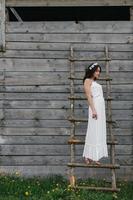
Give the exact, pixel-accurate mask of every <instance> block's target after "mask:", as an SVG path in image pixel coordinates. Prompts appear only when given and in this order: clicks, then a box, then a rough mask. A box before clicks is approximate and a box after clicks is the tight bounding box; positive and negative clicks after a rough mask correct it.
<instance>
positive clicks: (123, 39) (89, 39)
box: [6, 33, 133, 44]
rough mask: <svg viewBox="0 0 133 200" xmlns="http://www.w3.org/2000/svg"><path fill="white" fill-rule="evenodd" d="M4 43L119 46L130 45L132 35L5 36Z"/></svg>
mask: <svg viewBox="0 0 133 200" xmlns="http://www.w3.org/2000/svg"><path fill="white" fill-rule="evenodd" d="M6 41H21V42H22V41H24V42H32V41H33V42H63V43H64V42H66V43H70V42H71V43H74V42H76V43H80V42H82V43H83V42H84V43H93V44H94V43H105V44H108V43H121V44H127V43H128V44H130V43H131V44H132V43H133V35H132V34H130V33H128V34H127V33H125V34H121V33H119V34H115V33H114V34H110V33H108V34H102V33H101V34H96V33H89V34H86V33H83V34H78V33H77V34H70V33H68V34H65V35H64V34H57V33H56V34H54V33H51V34H47V33H46V34H43V33H38V34H34V33H32V34H30V33H29V34H21V33H17V34H8V33H7V34H6Z"/></svg>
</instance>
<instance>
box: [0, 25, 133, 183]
mask: <svg viewBox="0 0 133 200" xmlns="http://www.w3.org/2000/svg"><path fill="white" fill-rule="evenodd" d="M132 33H133V22H80V23H78V24H76V23H74V22H45V23H43V22H36V23H35V22H32V23H31V22H30V23H29V22H24V23H19V22H8V23H7V24H6V52H1V53H0V80H1V82H0V110H1V112H0V165H1V167H0V170H1V171H2V172H3V171H6V172H13V171H16V170H17V171H20V172H21V173H22V174H23V175H26V176H32V175H46V174H48V173H54V174H55V173H61V174H63V175H67V172H68V171H67V169H68V168H67V162H68V161H70V146H69V145H68V144H67V140H68V138H69V135H70V125H71V124H70V122H68V120H67V117H68V116H69V114H70V109H69V107H70V104H69V100H68V96H69V94H70V80H69V79H68V77H69V69H70V62H69V60H68V58H69V56H70V46H71V45H72V46H73V47H74V52H75V53H74V54H75V56H76V57H89V58H93V59H94V60H96V61H98V62H99V63H100V64H101V66H102V76H104V75H105V62H102V61H99V59H101V58H103V57H104V46H105V44H107V45H108V47H109V56H110V57H111V59H112V60H111V62H110V75H111V77H112V78H113V81H112V97H113V98H114V101H112V113H113V120H115V121H116V123H115V124H114V125H113V132H114V135H115V138H116V139H117V140H118V143H119V144H118V145H116V162H117V163H119V164H120V165H121V168H120V169H118V170H117V177H118V178H121V179H125V178H127V179H133V177H132V164H133V159H132V132H133V123H132V121H133V44H132V43H133V35H132ZM88 64H89V62H75V70H76V75H77V76H78V77H79V76H81V77H83V75H84V69H85V67H86V66H87V65H88ZM101 84H102V85H103V90H104V95H105V96H106V87H105V82H104V81H103V82H101ZM75 92H76V93H77V95H80V96H83V95H84V94H83V85H82V82H80V81H78V82H76V86H75ZM75 106H76V111H75V115H77V116H80V117H84V118H86V117H87V101H85V100H84V101H76V104H75ZM86 127H87V123H80V124H79V125H78V126H77V128H76V134H77V135H78V137H79V138H82V139H84V137H85V134H86ZM107 137H108V138H109V135H107ZM108 149H110V147H109V146H108ZM82 151H83V145H78V146H77V147H76V155H77V156H76V159H77V160H78V161H82ZM86 172H87V173H88V176H93V177H98V176H99V177H105V173H106V175H107V177H110V171H109V170H105V171H103V170H101V169H87V171H86V169H83V170H82V169H80V170H79V169H78V170H77V173H78V175H79V177H80V176H81V177H86Z"/></svg>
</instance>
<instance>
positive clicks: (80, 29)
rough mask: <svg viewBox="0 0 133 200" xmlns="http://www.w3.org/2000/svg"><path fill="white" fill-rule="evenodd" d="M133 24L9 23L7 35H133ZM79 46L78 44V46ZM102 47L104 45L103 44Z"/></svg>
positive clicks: (120, 22)
mask: <svg viewBox="0 0 133 200" xmlns="http://www.w3.org/2000/svg"><path fill="white" fill-rule="evenodd" d="M132 31H133V22H131V21H128V23H127V22H125V21H119V22H118V21H110V22H108V21H93V22H92V21H87V22H86V21H80V22H79V23H75V22H74V21H65V24H64V22H57V21H56V22H53V21H51V22H47V21H46V22H39V23H38V22H7V23H6V33H132ZM76 45H77V44H76ZM101 45H102V44H101Z"/></svg>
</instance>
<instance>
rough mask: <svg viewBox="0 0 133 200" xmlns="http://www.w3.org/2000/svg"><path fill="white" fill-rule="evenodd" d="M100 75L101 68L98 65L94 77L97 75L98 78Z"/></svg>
mask: <svg viewBox="0 0 133 200" xmlns="http://www.w3.org/2000/svg"><path fill="white" fill-rule="evenodd" d="M99 76H100V68H99V67H98V68H97V69H96V71H95V72H94V77H95V78H96V79H98V78H99Z"/></svg>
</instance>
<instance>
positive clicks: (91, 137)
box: [83, 81, 108, 161]
mask: <svg viewBox="0 0 133 200" xmlns="http://www.w3.org/2000/svg"><path fill="white" fill-rule="evenodd" d="M91 92H92V96H93V102H94V106H95V109H96V112H97V115H98V118H97V119H95V118H92V110H91V108H90V106H89V107H88V125H87V133H86V138H85V145H84V151H83V157H85V158H90V159H92V160H94V161H98V160H99V159H100V158H102V157H108V149H107V143H106V113H105V101H104V97H103V90H102V85H100V84H99V83H97V82H96V81H92V85H91Z"/></svg>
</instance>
